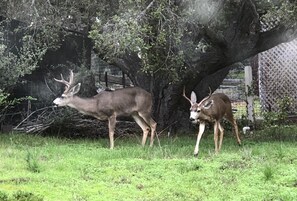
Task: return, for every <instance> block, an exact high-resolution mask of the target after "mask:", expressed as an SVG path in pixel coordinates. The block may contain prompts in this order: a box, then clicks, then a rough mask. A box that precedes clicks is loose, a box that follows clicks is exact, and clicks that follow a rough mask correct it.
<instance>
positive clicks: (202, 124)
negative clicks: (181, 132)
mask: <svg viewBox="0 0 297 201" xmlns="http://www.w3.org/2000/svg"><path fill="white" fill-rule="evenodd" d="M204 130H205V122H200V124H199V132H198V135H197V142H196V146H195V150H194V156H198V152H199V143H200V139H201V137H202V134H203V133H204Z"/></svg>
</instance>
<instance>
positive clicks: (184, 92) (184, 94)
mask: <svg viewBox="0 0 297 201" xmlns="http://www.w3.org/2000/svg"><path fill="white" fill-rule="evenodd" d="M183 97H185V99H187V100H188V101H189V102H190V103H191V105H193V102H192V101H191V99H189V98H188V97H187V96H186V87H185V86H184V89H183Z"/></svg>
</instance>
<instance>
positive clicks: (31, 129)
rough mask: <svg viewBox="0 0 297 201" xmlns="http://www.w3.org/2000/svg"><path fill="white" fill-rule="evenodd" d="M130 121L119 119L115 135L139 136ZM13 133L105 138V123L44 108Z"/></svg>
mask: <svg viewBox="0 0 297 201" xmlns="http://www.w3.org/2000/svg"><path fill="white" fill-rule="evenodd" d="M130 120H132V119H120V120H119V121H118V122H117V125H116V130H115V135H116V136H122V135H125V136H126V135H136V134H141V133H142V131H141V129H140V128H139V127H138V126H137V124H136V123H135V122H134V121H133V120H132V121H130ZM14 130H15V131H21V132H26V133H37V134H45V135H53V136H64V137H71V138H75V137H90V138H98V137H107V136H108V123H107V121H99V120H97V119H95V118H92V117H89V116H84V115H81V114H80V113H78V112H77V111H75V110H72V109H69V108H57V107H45V108H41V109H38V110H36V111H34V112H32V113H31V114H29V115H28V116H27V117H26V118H25V119H24V120H22V121H21V122H20V123H19V124H18V125H17V126H15V127H14Z"/></svg>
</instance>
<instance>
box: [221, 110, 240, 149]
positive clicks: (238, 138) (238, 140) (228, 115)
mask: <svg viewBox="0 0 297 201" xmlns="http://www.w3.org/2000/svg"><path fill="white" fill-rule="evenodd" d="M225 118H226V119H227V120H228V121H229V122H230V123H231V124H232V126H233V132H234V133H235V136H236V140H237V143H238V144H239V145H241V140H240V135H239V131H238V126H237V123H236V120H235V119H234V117H233V114H232V110H231V109H230V112H227V113H226V115H225Z"/></svg>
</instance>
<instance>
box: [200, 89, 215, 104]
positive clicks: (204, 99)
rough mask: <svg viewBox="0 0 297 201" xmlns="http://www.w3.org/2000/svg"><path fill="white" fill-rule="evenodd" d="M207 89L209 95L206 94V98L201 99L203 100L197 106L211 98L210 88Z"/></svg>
mask: <svg viewBox="0 0 297 201" xmlns="http://www.w3.org/2000/svg"><path fill="white" fill-rule="evenodd" d="M208 89H209V94H208V96H207V97H205V98H203V99H202V100H201V101H200V102H199V103H198V105H199V106H200V105H201V104H202V103H203V102H204V101H206V100H207V99H209V98H210V97H211V94H212V92H211V88H210V87H208Z"/></svg>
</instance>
